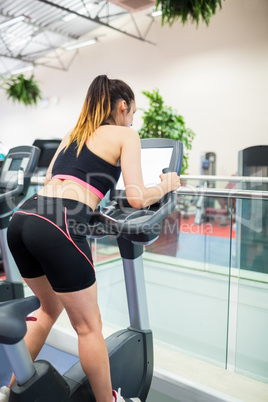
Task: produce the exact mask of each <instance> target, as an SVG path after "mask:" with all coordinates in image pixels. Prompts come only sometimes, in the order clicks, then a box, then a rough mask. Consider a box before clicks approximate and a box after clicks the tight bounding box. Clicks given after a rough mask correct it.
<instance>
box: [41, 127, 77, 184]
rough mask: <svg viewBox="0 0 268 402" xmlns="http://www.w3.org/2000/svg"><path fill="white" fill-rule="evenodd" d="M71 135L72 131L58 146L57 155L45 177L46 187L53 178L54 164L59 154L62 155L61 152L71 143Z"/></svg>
mask: <svg viewBox="0 0 268 402" xmlns="http://www.w3.org/2000/svg"><path fill="white" fill-rule="evenodd" d="M70 134H71V131H69V132H68V134H66V135H65V137H64V138H63V140H62V141H61V143H60V145H59V146H58V149H57V151H56V152H55V154H54V156H53V158H52V160H51V162H50V164H49V167H48V169H47V174H46V177H45V182H44V185H46V184H47V183H48V182H49V181H50V180H51V177H52V169H53V165H54V162H55V160H56V158H57V156H58V154H59V153H60V151H61V150H62V149H63V148H64V147H66V145H67V144H68V143H69V139H70Z"/></svg>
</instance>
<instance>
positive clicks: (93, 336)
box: [57, 282, 113, 402]
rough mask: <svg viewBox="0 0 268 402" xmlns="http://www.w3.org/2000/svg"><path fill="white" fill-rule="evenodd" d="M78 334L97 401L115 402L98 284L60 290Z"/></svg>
mask: <svg viewBox="0 0 268 402" xmlns="http://www.w3.org/2000/svg"><path fill="white" fill-rule="evenodd" d="M57 295H58V297H59V298H60V300H61V302H62V304H63V306H64V307H65V309H66V311H67V314H68V316H69V318H70V321H71V324H72V326H73V328H74V329H75V331H76V332H77V335H78V347H79V357H80V362H81V366H82V368H83V370H84V372H85V374H86V376H87V377H88V379H89V382H90V385H91V387H92V390H93V392H94V395H95V398H96V401H97V402H112V401H113V396H112V385H111V377H110V364H109V357H108V352H107V347H106V344H105V341H104V338H103V335H102V323H101V316H100V311H99V306H98V302H97V284H96V282H95V283H94V285H92V286H91V287H89V288H87V289H83V290H80V291H77V292H70V293H57Z"/></svg>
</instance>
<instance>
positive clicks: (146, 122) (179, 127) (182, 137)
mask: <svg viewBox="0 0 268 402" xmlns="http://www.w3.org/2000/svg"><path fill="white" fill-rule="evenodd" d="M142 94H143V95H145V96H146V97H147V98H148V99H149V103H150V107H149V109H148V110H144V109H143V112H144V113H143V116H142V119H143V125H142V127H141V129H140V130H139V135H140V138H171V139H174V140H178V141H181V142H182V143H183V145H184V155H183V164H182V172H181V173H182V174H183V173H184V172H185V170H186V169H187V168H188V154H187V152H186V150H190V149H191V148H192V141H193V139H194V137H195V133H194V132H193V131H192V130H191V129H189V128H187V127H186V125H185V122H184V119H183V117H182V116H181V115H180V114H178V112H177V111H176V110H175V109H173V108H172V107H170V106H166V105H165V104H164V100H163V98H162V96H161V95H160V94H159V90H158V89H154V90H153V91H152V92H149V91H143V92H142Z"/></svg>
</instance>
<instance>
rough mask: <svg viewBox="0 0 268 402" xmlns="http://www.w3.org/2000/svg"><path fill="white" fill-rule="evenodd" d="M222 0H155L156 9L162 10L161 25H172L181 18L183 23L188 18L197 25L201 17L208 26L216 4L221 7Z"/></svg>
mask: <svg viewBox="0 0 268 402" xmlns="http://www.w3.org/2000/svg"><path fill="white" fill-rule="evenodd" d="M222 1H224V0H156V10H157V9H161V10H162V25H165V24H169V26H172V25H173V24H174V22H175V21H177V20H181V22H182V24H183V25H184V24H185V23H186V22H187V21H188V20H190V21H191V22H193V23H194V22H195V23H196V26H198V23H199V20H200V19H201V20H203V21H204V22H205V23H206V25H207V26H208V25H209V22H210V18H211V17H212V15H214V14H215V13H216V10H217V6H219V7H220V8H222Z"/></svg>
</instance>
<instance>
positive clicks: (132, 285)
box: [122, 255, 150, 330]
mask: <svg viewBox="0 0 268 402" xmlns="http://www.w3.org/2000/svg"><path fill="white" fill-rule="evenodd" d="M122 260H123V267H124V275H125V283H126V292H127V301H128V310H129V319H130V325H131V327H132V328H133V329H138V330H149V329H150V325H149V314H148V305H147V297H146V288H145V278H144V268H143V260H142V255H141V256H139V257H137V258H135V259H126V258H123V259H122Z"/></svg>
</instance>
